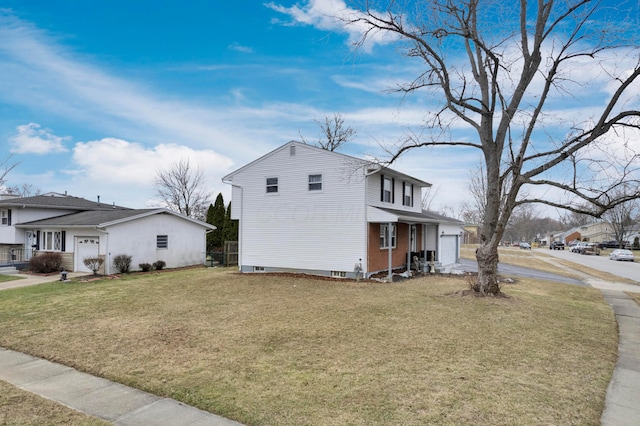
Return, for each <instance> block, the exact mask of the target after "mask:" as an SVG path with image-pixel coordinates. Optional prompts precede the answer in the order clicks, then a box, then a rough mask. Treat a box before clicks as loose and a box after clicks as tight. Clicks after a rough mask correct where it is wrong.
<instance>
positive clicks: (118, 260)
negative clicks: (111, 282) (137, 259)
mask: <svg viewBox="0 0 640 426" xmlns="http://www.w3.org/2000/svg"><path fill="white" fill-rule="evenodd" d="M113 266H115V268H116V270H117V271H118V273H120V274H126V273H128V272H129V270H130V269H131V256H129V255H128V254H119V255H117V256H116V257H114V258H113Z"/></svg>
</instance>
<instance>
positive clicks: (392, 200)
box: [391, 178, 396, 204]
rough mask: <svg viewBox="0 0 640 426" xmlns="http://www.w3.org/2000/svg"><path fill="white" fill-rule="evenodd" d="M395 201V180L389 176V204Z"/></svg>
mask: <svg viewBox="0 0 640 426" xmlns="http://www.w3.org/2000/svg"><path fill="white" fill-rule="evenodd" d="M395 203H396V180H395V179H394V178H391V204H395Z"/></svg>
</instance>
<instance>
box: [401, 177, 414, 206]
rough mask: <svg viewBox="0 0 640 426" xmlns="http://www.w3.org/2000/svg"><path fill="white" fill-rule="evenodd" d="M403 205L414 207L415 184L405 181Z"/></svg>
mask: <svg viewBox="0 0 640 426" xmlns="http://www.w3.org/2000/svg"><path fill="white" fill-rule="evenodd" d="M402 205H403V206H409V207H413V184H412V183H408V182H405V183H404V186H403V187H402Z"/></svg>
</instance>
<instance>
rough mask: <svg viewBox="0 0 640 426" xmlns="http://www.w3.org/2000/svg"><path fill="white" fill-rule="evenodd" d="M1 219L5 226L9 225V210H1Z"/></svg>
mask: <svg viewBox="0 0 640 426" xmlns="http://www.w3.org/2000/svg"><path fill="white" fill-rule="evenodd" d="M0 218H2V224H3V225H8V224H9V213H8V212H7V210H0Z"/></svg>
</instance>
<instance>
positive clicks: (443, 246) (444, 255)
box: [440, 235, 458, 266]
mask: <svg viewBox="0 0 640 426" xmlns="http://www.w3.org/2000/svg"><path fill="white" fill-rule="evenodd" d="M457 261H458V236H457V235H444V236H442V237H441V238H440V263H441V264H442V266H446V265H452V264H454V263H456V262H457Z"/></svg>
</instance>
